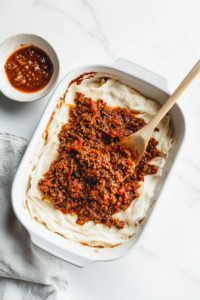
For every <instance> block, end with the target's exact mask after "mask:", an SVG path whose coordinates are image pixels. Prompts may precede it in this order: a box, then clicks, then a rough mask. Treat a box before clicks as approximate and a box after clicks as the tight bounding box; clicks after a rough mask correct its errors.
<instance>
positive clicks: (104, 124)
mask: <svg viewBox="0 0 200 300" xmlns="http://www.w3.org/2000/svg"><path fill="white" fill-rule="evenodd" d="M75 103H76V106H71V108H70V119H69V123H67V124H65V125H64V126H63V127H62V130H61V132H60V133H59V140H60V145H59V149H58V153H59V158H58V160H55V161H53V162H52V163H51V165H50V169H49V171H48V172H47V173H46V174H44V179H40V180H39V182H38V184H39V187H40V190H41V192H42V194H43V195H44V198H45V197H46V198H47V196H48V198H49V199H50V201H51V202H52V203H54V207H55V208H56V209H60V210H61V211H62V213H64V214H71V215H74V214H76V215H77V217H78V218H77V221H76V222H77V224H79V225H83V224H85V223H86V222H88V221H94V222H95V224H98V223H103V224H105V225H107V226H109V227H110V228H111V227H112V226H113V225H115V226H116V227H117V228H118V229H121V228H123V227H124V222H123V221H121V220H119V219H116V218H113V215H114V214H116V213H118V212H120V211H121V210H126V209H127V208H128V207H129V205H130V204H131V202H132V201H133V200H134V199H136V198H137V197H138V196H139V194H138V191H137V190H138V188H139V187H140V183H139V181H144V176H145V175H147V174H155V173H156V172H157V171H158V167H157V166H155V165H152V164H149V162H150V161H151V160H152V159H153V158H154V157H156V156H160V155H161V154H160V152H159V151H158V150H157V148H156V146H157V144H158V142H157V141H156V140H155V139H153V138H151V139H150V141H149V144H148V146H147V149H146V151H145V153H144V155H143V157H142V159H141V161H140V162H139V164H138V165H137V166H136V168H134V161H133V159H134V158H133V157H132V156H131V153H130V152H129V151H127V150H125V149H124V148H122V147H118V148H116V147H114V145H115V143H117V142H118V141H119V140H121V139H122V138H124V137H126V136H129V135H130V134H132V133H134V132H136V131H138V130H140V129H141V128H142V127H143V126H145V124H146V122H145V121H144V120H143V119H142V118H138V117H136V115H135V114H134V113H133V112H130V111H128V110H127V109H124V108H120V107H116V108H112V107H109V106H107V105H106V103H105V102H104V101H103V100H100V99H98V100H97V102H95V101H92V100H91V99H90V98H86V97H84V95H83V94H81V93H77V98H76V99H75Z"/></svg>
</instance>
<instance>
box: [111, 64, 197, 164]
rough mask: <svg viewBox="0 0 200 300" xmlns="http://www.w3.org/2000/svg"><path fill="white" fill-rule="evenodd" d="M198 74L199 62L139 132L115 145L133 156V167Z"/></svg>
mask: <svg viewBox="0 0 200 300" xmlns="http://www.w3.org/2000/svg"><path fill="white" fill-rule="evenodd" d="M199 72H200V60H199V61H198V62H197V63H196V65H195V66H194V67H193V68H192V70H191V71H190V72H189V73H188V75H187V76H186V77H185V78H184V79H183V81H182V82H181V83H180V85H179V86H178V87H177V89H176V90H175V91H174V93H173V94H172V95H171V96H170V97H169V99H168V100H167V102H166V103H165V104H164V105H163V106H162V107H161V109H160V110H159V111H158V112H157V114H156V115H155V116H154V117H153V119H152V120H151V121H150V122H149V123H148V124H147V125H146V126H144V127H143V128H142V129H141V130H139V131H137V132H136V133H133V134H131V135H129V136H128V137H126V138H124V139H122V140H121V141H119V142H118V143H117V144H115V145H116V146H123V147H124V148H125V149H127V150H128V151H130V152H131V153H132V154H134V156H133V155H132V156H133V157H134V162H135V166H136V165H137V164H138V163H139V161H140V160H141V158H142V156H143V154H144V152H145V150H146V147H147V145H148V142H149V139H150V137H151V135H152V133H153V131H154V129H155V128H156V127H157V125H158V123H159V122H160V121H161V120H162V118H163V117H164V116H165V115H166V114H167V112H168V111H169V110H170V108H171V107H172V106H173V105H174V104H175V103H176V101H177V100H178V98H179V97H180V96H181V94H182V93H183V92H184V91H185V89H186V88H187V87H188V86H189V85H190V83H191V82H192V80H193V79H194V78H195V77H196V76H197V75H198V74H199Z"/></svg>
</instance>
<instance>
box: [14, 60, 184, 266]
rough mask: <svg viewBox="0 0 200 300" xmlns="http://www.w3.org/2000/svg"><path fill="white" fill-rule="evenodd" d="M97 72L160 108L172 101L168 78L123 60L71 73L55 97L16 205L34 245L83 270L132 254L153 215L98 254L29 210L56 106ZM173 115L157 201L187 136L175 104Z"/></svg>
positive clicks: (27, 158) (21, 175)
mask: <svg viewBox="0 0 200 300" xmlns="http://www.w3.org/2000/svg"><path fill="white" fill-rule="evenodd" d="M93 71H94V72H97V74H96V75H95V76H97V77H102V76H106V77H111V78H115V79H118V80H120V82H122V83H124V84H128V85H130V86H131V87H133V88H135V89H136V90H138V91H139V92H140V93H141V94H143V95H144V96H146V97H148V98H150V99H154V100H156V101H158V102H159V103H160V104H163V103H164V102H165V101H166V100H167V99H168V97H169V90H168V86H167V81H166V80H165V79H164V78H162V77H160V76H158V75H156V74H154V73H152V72H150V71H148V70H146V69H144V68H142V67H140V66H137V65H135V64H133V63H131V62H129V61H127V60H124V59H119V60H117V61H115V62H114V63H112V64H108V65H89V66H88V65H87V66H82V67H79V68H77V69H75V70H73V71H71V72H70V73H68V74H67V75H66V76H65V77H64V78H63V79H62V80H61V82H60V83H59V84H58V86H57V88H56V89H55V91H54V93H53V95H52V96H51V99H50V100H49V102H48V104H47V107H46V109H45V111H44V113H43V115H42V118H41V120H40V122H39V124H38V126H37V128H36V130H35V133H34V135H33V137H32V139H31V141H30V143H29V145H28V148H27V150H26V152H25V154H24V157H23V159H22V161H21V163H20V166H19V168H18V171H17V173H16V175H15V178H14V181H13V185H12V205H13V209H14V212H15V214H16V216H17V217H18V219H19V220H20V222H21V223H22V224H23V225H24V227H26V229H27V230H28V232H29V234H30V236H31V240H32V242H33V243H34V244H36V245H37V246H39V247H41V248H42V249H44V250H46V251H47V252H50V253H52V254H53V255H55V256H57V257H59V258H61V259H63V260H65V261H67V262H69V263H72V264H74V265H77V266H79V267H84V266H86V265H87V264H89V263H91V262H95V261H110V260H115V259H118V258H120V257H123V256H124V255H126V254H128V253H129V252H130V251H131V250H132V249H133V247H134V245H135V243H136V241H138V239H139V237H140V236H141V234H142V232H143V230H144V227H145V225H146V223H147V221H148V219H149V216H150V215H152V213H153V208H149V210H148V213H147V216H146V218H145V219H144V220H143V221H142V223H141V225H140V226H139V229H138V231H137V232H136V234H135V235H133V236H132V237H131V238H130V239H129V240H128V241H127V242H126V243H124V244H123V245H120V246H117V247H114V248H108V249H103V248H102V249H98V250H97V249H96V248H91V247H87V246H83V245H81V244H79V243H76V242H73V241H71V240H68V239H65V238H63V237H62V236H60V235H58V234H56V233H53V232H51V231H50V230H48V229H47V228H46V227H45V226H44V225H43V224H41V223H39V222H38V221H36V220H35V219H31V218H30V215H29V213H28V211H27V208H26V207H25V196H26V193H27V190H28V187H29V177H30V173H31V171H32V169H33V167H34V164H35V162H36V161H37V155H38V154H39V152H40V150H41V148H42V147H43V145H44V143H45V140H44V139H43V138H42V134H43V132H44V130H45V128H46V126H47V123H48V121H49V119H50V117H51V115H52V113H53V111H54V110H56V109H57V108H56V105H57V103H58V102H59V99H60V97H62V96H63V94H64V93H65V91H66V89H67V87H68V84H69V83H70V82H71V80H73V79H75V78H76V77H78V76H79V75H81V74H83V73H85V72H93ZM104 73H105V74H104ZM85 80H89V79H85ZM90 80H91V79H90ZM57 107H58V105H57ZM169 113H170V114H171V116H172V119H173V126H174V142H173V146H172V149H171V152H170V154H169V156H168V159H167V162H166V164H165V166H164V169H163V174H162V177H161V178H160V180H159V182H158V185H157V188H156V191H155V199H157V201H158V198H160V197H161V189H162V187H163V185H164V184H166V179H167V176H168V175H169V171H170V170H171V168H172V165H173V164H174V161H175V158H176V157H177V154H178V151H179V149H180V147H181V145H182V143H183V138H184V135H185V121H184V117H183V113H182V112H181V110H180V108H179V107H178V105H177V104H175V105H174V106H173V108H172V109H171V110H170V112H169Z"/></svg>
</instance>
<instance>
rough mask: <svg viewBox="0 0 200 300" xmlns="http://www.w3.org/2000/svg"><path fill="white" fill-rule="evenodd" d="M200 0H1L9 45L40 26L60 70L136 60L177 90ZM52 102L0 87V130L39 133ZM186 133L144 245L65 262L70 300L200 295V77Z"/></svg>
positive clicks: (189, 60)
mask: <svg viewBox="0 0 200 300" xmlns="http://www.w3.org/2000/svg"><path fill="white" fill-rule="evenodd" d="M199 11H200V2H199V0H190V1H189V0H166V1H163V0H162V1H160V0H151V1H148V0H144V1H137V0H101V1H98V0H82V1H81V0H71V1H70V0H65V1H64V0H57V1H54V0H18V1H14V0H5V1H4V0H0V43H2V42H3V41H4V40H5V39H6V38H8V37H9V36H10V35H12V34H16V33H21V32H27V33H36V34H39V35H41V36H43V37H44V38H46V39H47V40H48V41H49V42H50V43H51V44H52V45H53V46H54V47H55V49H56V51H57V53H58V55H59V57H60V61H61V77H62V76H63V75H64V74H66V73H67V72H68V71H70V70H71V69H73V68H75V67H77V66H79V65H81V64H85V63H106V62H111V61H113V60H115V59H116V58H119V57H124V58H126V59H129V60H131V61H133V62H135V63H137V64H139V65H142V66H144V67H146V68H147V69H150V70H152V71H154V72H156V73H158V74H160V75H162V76H163V77H165V78H167V79H168V80H169V83H170V86H171V90H172V91H173V90H174V88H175V87H176V86H177V84H178V83H179V82H180V81H181V80H182V78H183V77H184V75H185V74H186V73H187V72H188V71H189V69H190V68H191V67H192V66H193V65H194V64H195V62H196V61H197V60H198V59H199V56H200V55H199V53H200V38H199V34H200V30H199V29H200V18H199ZM48 99H49V95H48V96H47V97H45V98H44V99H42V100H40V101H38V102H34V103H28V104H26V103H24V104H22V103H17V102H14V101H11V100H9V99H7V98H6V97H4V96H3V95H2V94H1V93H0V131H1V132H9V133H13V134H16V135H19V136H22V137H25V138H26V139H28V140H29V139H30V138H31V135H32V133H33V131H34V128H35V126H36V124H37V122H38V120H39V118H40V116H41V113H42V111H43V109H44V107H45V105H46V103H47V101H48ZM179 103H180V106H181V107H182V108H183V111H184V113H185V116H186V122H187V137H186V142H185V145H184V148H183V150H182V152H181V154H180V157H179V159H178V162H177V164H176V166H175V168H174V170H173V173H172V174H171V178H170V180H169V181H168V185H167V188H166V189H165V194H164V195H163V196H162V199H160V202H159V203H157V206H156V209H155V213H154V217H153V219H151V220H150V222H149V224H148V229H147V230H146V232H145V234H144V235H143V237H142V239H141V240H140V243H139V244H138V245H137V246H136V247H135V249H134V250H133V251H132V253H130V254H129V255H128V256H126V257H125V258H123V259H121V260H119V261H114V262H110V263H95V264H93V265H89V266H88V267H86V268H85V269H79V268H77V267H75V266H72V265H70V264H67V263H64V265H65V267H66V269H67V271H68V274H69V278H70V287H69V291H68V299H73V300H77V299H87V300H93V299H95V300H100V299H101V300H102V299H105V300H109V299H115V300H121V299H127V300H132V299H137V300H146V299H154V300H160V299H162V300H165V299H166V300H168V299H170V300H173V299H175V300H179V299H180V300H187V299H192V300H195V299H200V183H199V182H200V158H199V147H200V76H199V77H198V78H197V79H195V81H194V82H193V83H192V84H191V86H190V87H189V88H188V90H187V91H186V92H185V94H184V96H182V97H181V98H180V100H179Z"/></svg>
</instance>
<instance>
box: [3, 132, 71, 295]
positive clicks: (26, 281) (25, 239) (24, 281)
mask: <svg viewBox="0 0 200 300" xmlns="http://www.w3.org/2000/svg"><path fill="white" fill-rule="evenodd" d="M26 146H27V141H26V140H25V139H22V138H19V137H15V136H13V135H10V134H1V133H0V299H1V300H12V299H14V300H22V299H23V300H25V299H27V300H36V299H37V300H43V299H45V300H46V299H48V300H57V299H58V300H63V299H67V294H66V291H67V287H68V276H67V273H66V271H65V270H64V268H63V266H62V264H61V261H60V260H59V259H57V258H56V257H54V256H52V255H50V254H48V253H47V252H45V251H43V250H42V249H40V248H38V247H37V246H35V245H34V244H32V242H31V240H30V236H29V233H28V232H27V230H26V229H25V228H24V227H23V226H22V225H21V223H20V222H19V221H18V220H17V218H16V216H15V214H14V212H13V209H12V206H11V185H12V180H13V177H14V175H15V172H16V169H17V167H18V165H19V162H20V160H21V158H22V155H23V153H24V150H25V149H26Z"/></svg>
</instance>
